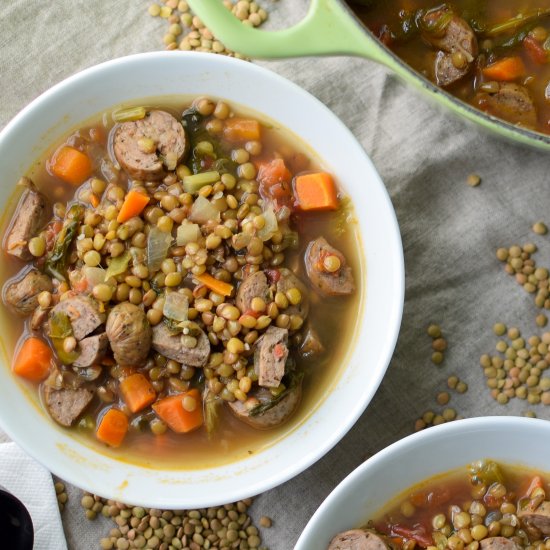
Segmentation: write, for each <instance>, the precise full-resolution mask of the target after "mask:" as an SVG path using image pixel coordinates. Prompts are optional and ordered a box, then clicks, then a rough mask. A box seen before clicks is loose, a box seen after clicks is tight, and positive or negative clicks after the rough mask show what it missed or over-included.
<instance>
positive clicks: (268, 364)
mask: <svg viewBox="0 0 550 550" xmlns="http://www.w3.org/2000/svg"><path fill="white" fill-rule="evenodd" d="M287 344H288V330H287V329H286V328H278V327H269V328H268V329H267V330H266V331H265V333H264V334H263V335H262V336H260V338H258V340H257V341H256V344H255V351H254V370H255V372H256V374H257V375H258V384H259V385H260V386H263V387H264V388H276V387H277V386H279V384H280V383H281V380H282V378H283V376H284V375H285V364H286V360H287V357H288V347H287Z"/></svg>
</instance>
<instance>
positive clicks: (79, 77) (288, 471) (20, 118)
mask: <svg viewBox="0 0 550 550" xmlns="http://www.w3.org/2000/svg"><path fill="white" fill-rule="evenodd" d="M175 59H181V60H185V59H189V60H190V61H191V60H194V62H197V63H199V62H200V63H204V64H206V65H207V66H209V67H211V70H215V69H216V68H218V67H220V66H221V67H222V70H224V71H227V70H230V69H232V68H235V69H239V70H241V71H242V70H244V71H247V74H250V77H251V78H252V77H254V78H261V79H264V80H269V81H270V82H272V83H273V84H274V85H276V86H279V87H285V88H286V89H288V91H289V94H292V95H297V96H301V98H302V99H303V100H305V101H308V102H309V103H311V104H312V107H315V109H316V110H317V111H318V112H322V113H323V116H324V117H326V119H327V120H330V122H331V124H332V125H333V126H334V127H338V129H339V132H340V133H341V135H342V137H343V138H345V139H346V140H347V141H349V142H350V144H354V145H353V146H354V147H355V148H356V149H357V151H358V152H360V154H361V155H362V156H363V157H364V160H365V162H368V163H369V164H370V165H371V166H372V169H373V171H374V172H375V174H376V175H377V172H376V169H375V168H374V166H373V165H372V161H371V160H370V158H369V157H368V155H367V154H366V152H365V151H364V149H363V148H362V147H361V145H360V144H359V142H358V141H357V139H356V138H355V137H354V136H353V134H352V133H351V131H350V130H349V129H348V128H347V127H346V126H345V125H344V123H343V122H342V121H341V120H340V119H339V118H338V117H337V116H336V115H335V114H334V113H332V111H330V109H329V108H328V107H326V106H325V105H324V104H323V103H321V102H320V101H319V100H318V99H317V98H315V97H314V96H313V95H312V94H310V93H309V92H307V91H306V90H304V89H303V88H301V87H299V86H298V85H297V84H295V83H293V82H291V81H290V80H288V79H286V78H284V77H282V76H280V75H278V74H276V73H274V72H272V71H270V70H268V69H266V68H264V67H261V66H259V65H256V64H252V63H248V62H245V61H241V60H238V59H235V58H228V57H226V56H213V55H212V54H208V53H200V52H148V53H141V54H134V55H130V56H125V57H121V58H117V59H113V60H110V61H106V62H104V63H101V64H98V65H94V66H92V67H89V68H87V69H84V70H83V71H80V72H77V73H76V74H74V75H72V76H69V77H68V78H66V79H65V80H63V81H61V82H59V83H58V84H55V85H54V86H52V87H51V88H49V89H48V90H46V91H45V92H43V93H42V94H41V95H39V96H38V97H37V98H36V99H34V100H33V101H32V102H31V103H30V104H29V105H27V106H26V107H24V108H23V109H22V110H21V111H20V112H19V113H18V114H16V115H15V117H14V118H12V119H11V120H10V121H9V122H8V124H7V125H6V126H5V127H4V129H3V130H2V131H1V132H0V148H2V147H3V146H5V143H6V142H7V141H9V139H10V135H11V133H12V132H13V131H14V130H15V129H16V128H18V127H19V125H20V124H24V123H25V121H26V120H27V119H28V118H29V117H33V116H35V114H38V113H40V110H41V109H43V108H44V105H46V104H47V103H48V101H50V99H51V98H55V96H56V95H57V94H59V92H62V91H64V90H66V89H67V88H70V87H71V86H73V85H75V84H78V83H81V82H83V81H86V80H87V79H90V78H95V79H97V76H100V75H101V74H103V73H104V72H105V71H109V70H112V69H116V68H117V67H121V66H125V65H132V64H137V65H140V64H141V63H145V64H147V63H151V62H155V63H159V62H161V63H162V62H163V61H164V60H175ZM169 62H170V61H167V63H169ZM221 95H222V96H223V90H222V94H221ZM230 101H233V100H230ZM253 108H254V109H256V107H253ZM258 110H259V109H258ZM377 183H378V184H379V188H377V192H378V194H379V195H380V196H381V198H382V200H383V201H384V202H385V207H386V209H387V211H388V216H389V217H388V219H387V223H388V224H389V225H390V226H391V228H392V235H391V243H392V246H393V250H392V253H393V254H394V256H395V257H394V258H393V261H394V269H395V271H394V272H393V273H392V277H391V278H392V290H393V292H394V298H395V299H394V300H393V302H392V304H391V312H390V317H391V325H388V330H387V333H388V337H387V346H386V350H385V352H384V354H383V355H382V356H381V359H380V361H379V363H380V365H382V363H383V365H384V368H382V369H378V372H377V376H375V377H373V378H374V380H373V381H372V383H371V384H370V385H369V386H368V388H367V389H366V391H364V392H363V394H362V399H361V400H360V401H359V402H358V403H356V404H352V405H350V411H349V414H348V416H347V417H346V421H345V422H342V424H341V429H340V430H339V431H337V432H334V433H329V434H326V437H325V438H324V440H323V443H322V444H321V445H319V446H318V447H317V448H315V449H309V450H308V452H306V453H303V454H302V459H301V460H299V461H296V462H295V463H293V464H291V465H287V466H286V467H285V468H284V469H282V470H281V471H280V472H278V473H277V475H275V476H270V477H267V478H266V479H265V480H260V481H258V482H256V483H253V484H250V485H246V486H243V487H241V488H240V489H239V490H234V491H233V493H232V495H231V498H232V499H235V500H238V499H241V498H246V497H249V496H251V495H254V494H258V493H261V492H264V491H266V490H268V489H271V488H273V487H275V486H277V485H280V484H282V483H283V482H285V481H287V480H288V479H290V478H292V477H294V476H296V475H298V474H299V473H301V472H302V471H304V470H305V469H307V468H309V467H310V466H311V465H312V464H313V463H315V462H316V461H317V460H319V459H320V458H321V457H322V456H324V455H325V454H326V453H327V452H328V451H329V450H330V449H331V448H332V447H334V445H336V444H337V443H338V442H339V441H340V440H341V439H342V438H343V437H344V435H345V434H346V433H347V432H348V431H349V429H350V428H351V427H352V426H353V425H354V424H355V422H356V421H357V419H358V418H359V417H360V416H361V414H362V413H363V412H364V410H365V409H366V407H367V405H368V404H369V403H370V401H371V399H372V397H373V395H374V393H375V392H376V390H377V389H378V386H379V384H380V382H381V381H382V378H383V376H384V374H385V372H386V370H387V367H388V365H389V362H390V359H391V357H392V354H393V351H394V348H395V344H396V341H397V337H398V334H399V328H400V323H401V318H402V313H403V306H404V290H405V272H404V256H403V247H402V242H401V237H400V232H399V227H398V223H397V217H396V214H395V211H394V209H393V206H392V204H391V200H390V197H389V194H388V192H387V189H386V188H385V187H384V185H383V183H382V181H381V179H380V178H378V182H377ZM365 292H366V290H365ZM366 300H367V302H368V297H367V298H366ZM353 347H354V348H355V347H356V343H354V345H353ZM8 369H9V366H8ZM344 374H345V371H344V372H343V374H342V377H343V376H344ZM325 401H327V398H326V397H325V398H324V400H323V401H322V403H321V404H320V405H319V406H318V408H320V407H322V405H323V404H324V402H325ZM308 420H309V418H308V419H307V420H306V421H305V423H306V424H307V422H308ZM0 422H1V425H2V428H3V429H4V430H5V431H6V433H7V434H8V435H9V436H10V437H11V438H12V439H13V440H14V441H16V442H17V443H18V444H19V445H20V446H21V447H22V448H23V449H24V450H25V451H26V452H27V453H28V454H29V455H31V456H33V457H35V458H36V459H37V460H38V461H39V462H42V463H43V464H45V465H46V467H47V468H48V469H50V470H51V471H53V472H54V473H56V474H57V475H61V476H62V477H64V479H66V480H67V481H68V482H70V483H72V484H74V485H77V486H80V487H82V488H84V489H86V490H91V491H92V492H93V491H94V490H97V487H92V486H91V483H92V482H90V481H89V480H87V479H86V480H85V479H83V478H81V477H79V476H78V475H77V474H78V472H73V471H59V466H58V465H57V464H56V462H57V459H56V460H53V459H50V460H46V459H45V458H44V456H43V455H42V454H41V453H40V449H39V448H36V446H35V445H33V444H32V443H31V441H30V440H29V439H28V438H27V439H26V440H24V441H21V440H20V439H19V437H18V434H17V432H16V430H15V424H14V423H13V422H12V421H11V420H9V419H5V418H0ZM291 435H292V432H291V433H289V434H288V435H286V436H285V439H286V438H288V437H290V436H291ZM78 445H82V444H81V443H78ZM91 452H92V454H97V453H98V451H95V450H94V451H91ZM101 456H102V457H104V458H106V459H108V461H114V462H116V463H117V464H118V463H120V461H119V460H116V459H113V458H111V457H106V456H105V455H101ZM246 461H247V460H246V459H243V460H241V461H239V462H237V463H236V464H245V463H246ZM124 464H125V465H127V466H128V464H127V463H124ZM130 466H132V465H130ZM137 468H141V467H139V466H137ZM159 471H162V470H159ZM178 471H179V470H178ZM170 472H171V473H174V472H172V471H170ZM176 472H177V471H176ZM274 478H275V480H274ZM241 485H243V484H241ZM109 491H110V494H106V496H108V497H113V498H119V496H118V495H117V494H115V493H114V492H113V491H115V488H105V491H104V492H105V493H109ZM207 493H208V492H205V494H202V495H201V496H200V497H196V498H195V500H194V501H193V502H192V503H190V502H187V501H186V502H184V503H183V504H184V505H185V506H188V505H189V506H197V507H198V506H200V507H204V506H210V505H214V504H218V503H219V502H220V498H221V499H224V497H216V496H215V495H211V494H207ZM124 498H125V499H127V500H130V499H131V502H132V503H134V504H143V505H150V506H151V505H152V506H156V507H168V506H172V507H176V505H177V504H178V502H179V501H178V502H175V501H173V500H170V499H166V498H160V497H158V496H156V495H148V496H147V497H146V500H144V499H143V498H142V497H139V495H138V496H135V495H134V494H133V493H130V494H128V496H126V495H125V496H124Z"/></svg>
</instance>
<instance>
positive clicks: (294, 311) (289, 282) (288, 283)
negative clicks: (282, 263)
mask: <svg viewBox="0 0 550 550" xmlns="http://www.w3.org/2000/svg"><path fill="white" fill-rule="evenodd" d="M279 274H280V277H279V280H278V281H277V282H276V283H275V285H276V287H275V288H276V290H277V292H282V293H283V294H285V293H286V292H287V290H290V289H291V288H297V289H298V290H299V291H300V294H301V295H302V301H301V302H300V303H299V304H297V305H289V306H288V307H287V308H286V309H285V310H284V313H286V314H287V315H299V316H300V317H301V318H302V319H303V320H304V321H305V320H306V317H307V315H308V313H309V298H308V290H307V287H306V285H305V284H304V283H303V282H302V281H301V280H300V279H299V278H298V277H296V275H294V273H292V271H290V269H287V268H286V267H283V268H281V269H279Z"/></svg>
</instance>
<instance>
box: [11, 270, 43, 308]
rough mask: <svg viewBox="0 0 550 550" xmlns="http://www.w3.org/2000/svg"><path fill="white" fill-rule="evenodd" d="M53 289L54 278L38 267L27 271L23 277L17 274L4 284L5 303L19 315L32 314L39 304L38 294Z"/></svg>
mask: <svg viewBox="0 0 550 550" xmlns="http://www.w3.org/2000/svg"><path fill="white" fill-rule="evenodd" d="M44 290H47V291H48V292H51V291H52V290H53V284H52V280H51V279H50V278H49V277H48V276H47V275H45V274H44V273H41V272H40V271H38V270H36V269H31V270H30V271H27V272H26V273H25V274H24V275H23V277H21V276H20V275H17V276H16V278H15V279H10V280H9V281H8V282H7V283H6V284H5V286H4V291H3V294H4V296H3V298H4V303H5V304H6V305H8V306H10V307H11V308H12V309H13V310H14V311H16V312H17V313H18V314H19V315H25V316H26V315H30V314H31V313H32V312H33V311H34V310H35V309H36V308H37V306H38V295H39V294H40V293H41V292H42V291H44Z"/></svg>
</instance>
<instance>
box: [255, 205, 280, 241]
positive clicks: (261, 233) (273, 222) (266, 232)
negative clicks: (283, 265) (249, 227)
mask: <svg viewBox="0 0 550 550" xmlns="http://www.w3.org/2000/svg"><path fill="white" fill-rule="evenodd" d="M263 216H264V220H265V224H264V226H263V227H262V228H261V229H259V230H258V233H257V235H258V237H259V238H260V239H262V241H264V242H265V241H269V239H271V237H273V235H274V234H275V232H276V231H277V230H278V229H279V224H278V223H277V217H276V216H275V212H273V209H272V208H268V209H267V210H266V211H265V212H264V213H263Z"/></svg>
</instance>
